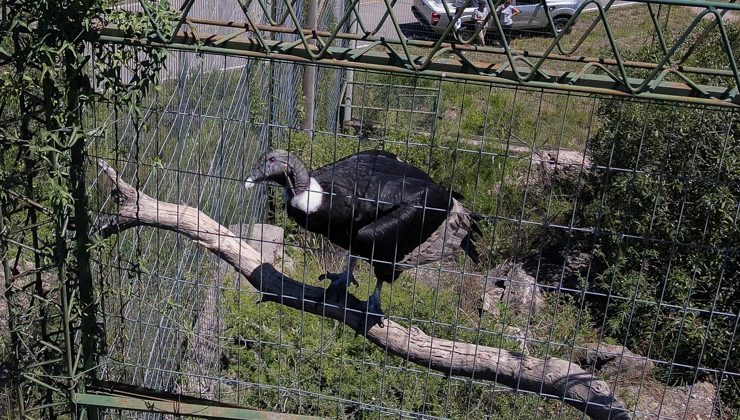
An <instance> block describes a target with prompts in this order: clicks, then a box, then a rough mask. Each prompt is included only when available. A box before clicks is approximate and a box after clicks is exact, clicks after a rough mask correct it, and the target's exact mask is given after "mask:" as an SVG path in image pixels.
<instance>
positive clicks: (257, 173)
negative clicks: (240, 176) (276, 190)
mask: <svg viewBox="0 0 740 420" xmlns="http://www.w3.org/2000/svg"><path fill="white" fill-rule="evenodd" d="M265 179H267V175H266V174H265V164H264V163H261V164H260V165H255V166H254V167H253V168H252V171H251V172H250V174H249V178H247V179H246V181H244V187H245V188H246V189H250V188H252V187H254V186H256V185H257V184H259V183H260V182H262V181H264V180H265Z"/></svg>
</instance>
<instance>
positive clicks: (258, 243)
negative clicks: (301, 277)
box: [229, 223, 293, 273]
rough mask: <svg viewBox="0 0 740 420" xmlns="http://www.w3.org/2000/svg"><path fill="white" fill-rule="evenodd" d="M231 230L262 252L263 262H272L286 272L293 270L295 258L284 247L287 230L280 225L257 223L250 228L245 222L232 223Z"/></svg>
mask: <svg viewBox="0 0 740 420" xmlns="http://www.w3.org/2000/svg"><path fill="white" fill-rule="evenodd" d="M229 230H231V231H232V232H234V233H235V234H236V235H238V236H241V238H242V239H245V240H246V241H247V244H249V246H251V247H252V248H254V249H255V250H256V251H257V252H258V253H259V254H260V256H261V258H262V262H263V263H269V264H272V265H273V266H275V268H277V269H278V270H279V271H285V272H286V273H290V272H292V271H293V259H292V258H291V257H290V256H289V255H288V254H286V253H285V248H284V247H283V245H284V243H285V241H284V236H285V231H284V230H283V228H281V227H280V226H275V225H269V224H264V223H255V224H254V225H252V228H251V229H250V228H249V225H248V224H246V223H245V224H237V225H231V226H229Z"/></svg>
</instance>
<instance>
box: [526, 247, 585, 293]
mask: <svg viewBox="0 0 740 420" xmlns="http://www.w3.org/2000/svg"><path fill="white" fill-rule="evenodd" d="M563 242H564V241H563ZM572 242H576V240H575V239H574V240H572ZM566 250H567V245H566V244H565V243H562V242H559V243H556V244H551V245H549V246H547V247H545V248H543V249H542V250H541V251H540V252H538V253H536V254H532V255H529V256H527V257H525V258H523V259H522V267H523V268H524V271H526V272H527V273H529V274H530V275H532V276H536V278H537V283H538V284H543V285H548V286H556V287H565V288H567V289H573V290H579V289H580V288H581V287H582V285H581V284H580V283H581V280H582V279H584V278H585V277H586V276H587V274H588V268H589V266H590V265H591V258H592V255H591V253H590V252H586V251H584V250H582V249H580V248H579V247H578V246H577V245H576V246H575V247H573V248H571V249H569V250H567V254H565V255H564V253H565V251H566Z"/></svg>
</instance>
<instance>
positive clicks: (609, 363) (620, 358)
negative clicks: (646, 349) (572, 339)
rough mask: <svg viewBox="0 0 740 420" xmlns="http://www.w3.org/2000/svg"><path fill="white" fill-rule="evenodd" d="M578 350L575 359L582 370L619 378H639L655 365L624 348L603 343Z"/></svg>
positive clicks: (587, 345)
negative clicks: (597, 371)
mask: <svg viewBox="0 0 740 420" xmlns="http://www.w3.org/2000/svg"><path fill="white" fill-rule="evenodd" d="M584 347H585V348H578V349H576V352H575V354H574V357H575V359H576V360H577V361H578V364H580V365H581V366H582V367H583V368H584V369H586V370H589V368H594V369H596V370H599V371H601V372H602V373H608V374H614V375H616V374H619V375H620V377H623V378H624V377H626V376H630V377H632V376H635V375H632V374H631V373H637V374H638V375H637V376H641V375H644V374H647V373H649V372H650V371H651V370H653V368H654V367H655V365H654V364H653V362H651V361H650V359H648V358H647V357H645V356H640V355H638V354H635V353H632V352H631V351H630V350H629V349H627V348H626V347H624V346H620V345H616V344H605V343H600V344H599V343H591V344H586V345H585V346H584Z"/></svg>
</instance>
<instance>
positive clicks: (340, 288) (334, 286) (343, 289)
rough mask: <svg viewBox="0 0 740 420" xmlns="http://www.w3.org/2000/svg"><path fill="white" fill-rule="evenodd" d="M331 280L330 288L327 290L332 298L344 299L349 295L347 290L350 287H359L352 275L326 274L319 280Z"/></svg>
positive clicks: (345, 273)
mask: <svg viewBox="0 0 740 420" xmlns="http://www.w3.org/2000/svg"><path fill="white" fill-rule="evenodd" d="M327 279H328V280H331V283H329V287H327V288H326V293H327V294H330V295H332V296H337V297H342V296H344V295H345V294H346V293H347V289H348V288H349V286H350V285H352V284H354V285H355V286H359V285H360V284H359V283H357V280H356V279H355V276H353V275H352V273H348V272H346V271H345V272H343V273H326V274H322V275H320V276H319V280H327Z"/></svg>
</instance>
